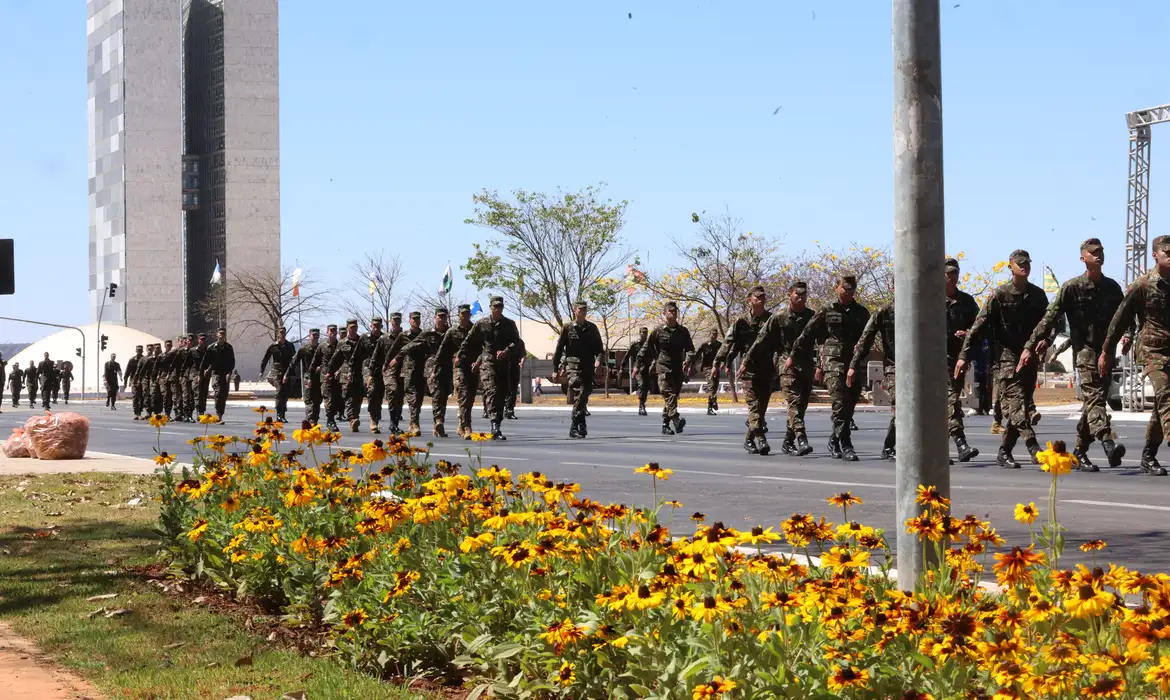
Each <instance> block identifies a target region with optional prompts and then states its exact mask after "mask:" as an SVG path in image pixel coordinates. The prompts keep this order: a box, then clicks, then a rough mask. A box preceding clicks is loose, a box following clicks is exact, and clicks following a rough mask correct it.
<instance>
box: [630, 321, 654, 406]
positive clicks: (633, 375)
mask: <svg viewBox="0 0 1170 700" xmlns="http://www.w3.org/2000/svg"><path fill="white" fill-rule="evenodd" d="M649 335H650V331H649V329H646V328H641V329H639V330H638V339H637V340H635V341H634V342H632V343H630V347H629V349H628V350H627V351H626V356H627V357H629V358H630V389H631V390H632V389H633V388H634V384H635V383H636V384H637V385H638V415H639V416H644V415H646V397H647V396H648V395H649V393H650V381H649V379H650V368H649V367H648V366H647V367H644V366H642V364H641V360H640V359H639V355H641V353H642V348H643V347H645V346H646V338H648V337H649Z"/></svg>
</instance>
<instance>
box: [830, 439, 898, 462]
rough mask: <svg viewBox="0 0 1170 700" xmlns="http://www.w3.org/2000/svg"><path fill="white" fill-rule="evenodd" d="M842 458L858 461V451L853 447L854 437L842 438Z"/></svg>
mask: <svg viewBox="0 0 1170 700" xmlns="http://www.w3.org/2000/svg"><path fill="white" fill-rule="evenodd" d="M891 449H892V448H891ZM841 460H842V461H844V462H856V461H857V452H856V451H855V450H854V449H853V440H852V438H842V440H841Z"/></svg>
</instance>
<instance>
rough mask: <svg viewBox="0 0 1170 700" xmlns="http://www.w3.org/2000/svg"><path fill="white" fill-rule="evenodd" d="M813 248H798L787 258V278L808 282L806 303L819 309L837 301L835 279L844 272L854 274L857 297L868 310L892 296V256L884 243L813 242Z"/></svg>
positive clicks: (887, 300) (789, 282)
mask: <svg viewBox="0 0 1170 700" xmlns="http://www.w3.org/2000/svg"><path fill="white" fill-rule="evenodd" d="M813 245H814V246H815V247H814V248H812V249H810V250H802V251H800V252H799V253H798V254H797V255H796V257H794V258H793V259H792V260H790V261H789V264H788V268H789V271H790V275H789V277H790V280H789V281H788V282H787V283H786V284H785V287H786V288H787V285H788V284H791V282H792V281H796V279H800V280H802V281H804V282H805V283H806V284H808V299H809V305H810V306H811V307H812V308H821V307H822V306H825V305H827V304H830V303H832V302H833V301H836V299H837V293H836V291H835V289H836V287H837V278H838V276H840V275H843V274H851V275H854V276H855V277H857V300H858V301H859V302H861V303H862V304H864V305H866V306H867V307H869V308H870V309H876V308H877V307H879V306H881V305H883V304H886V303H888V302H889V301H890V300H891V299H893V298H894V257H893V255H892V254H891V253H890V249H889V248H888V247H886V246H880V247H875V246H862V245H859V244H857V243H852V244H850V245H847V246H844V247H841V248H828V247H826V246H823V245H821V243H820V241H813Z"/></svg>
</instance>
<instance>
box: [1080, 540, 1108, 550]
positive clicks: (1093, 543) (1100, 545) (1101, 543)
mask: <svg viewBox="0 0 1170 700" xmlns="http://www.w3.org/2000/svg"><path fill="white" fill-rule="evenodd" d="M1080 549H1081V551H1082V552H1098V551H1100V550H1102V549H1105V540H1089V541H1088V542H1086V543H1084V544H1082V545H1081V547H1080Z"/></svg>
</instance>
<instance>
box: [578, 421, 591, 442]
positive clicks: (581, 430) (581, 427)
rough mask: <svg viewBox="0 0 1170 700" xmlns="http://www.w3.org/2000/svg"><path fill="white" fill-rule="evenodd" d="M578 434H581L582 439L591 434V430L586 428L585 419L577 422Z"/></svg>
mask: <svg viewBox="0 0 1170 700" xmlns="http://www.w3.org/2000/svg"><path fill="white" fill-rule="evenodd" d="M577 432H578V433H580V434H581V437H585V436H586V435H588V434H589V429H588V428H586V427H585V419H584V418H582V419H581V420H579V421H578V422H577Z"/></svg>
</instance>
